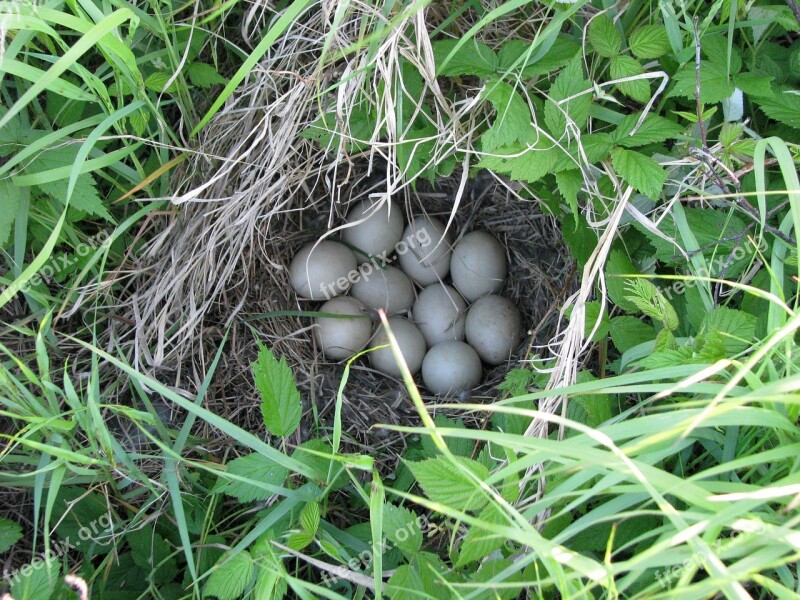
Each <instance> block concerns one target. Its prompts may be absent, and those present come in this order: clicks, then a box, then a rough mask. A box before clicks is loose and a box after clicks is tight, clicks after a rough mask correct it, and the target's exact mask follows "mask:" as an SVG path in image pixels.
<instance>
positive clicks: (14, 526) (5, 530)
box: [0, 517, 22, 554]
mask: <svg viewBox="0 0 800 600" xmlns="http://www.w3.org/2000/svg"><path fill="white" fill-rule="evenodd" d="M20 539H22V527H21V526H20V524H19V523H15V522H14V521H12V520H10V519H4V518H2V517H0V554H2V553H3V552H8V551H9V550H10V549H11V547H12V546H13V545H14V544H16V543H17V542H18V541H19V540H20Z"/></svg>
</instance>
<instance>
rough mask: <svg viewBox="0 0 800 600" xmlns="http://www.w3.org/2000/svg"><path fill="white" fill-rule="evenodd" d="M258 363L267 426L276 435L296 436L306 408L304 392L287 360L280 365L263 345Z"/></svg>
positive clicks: (255, 370)
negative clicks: (300, 388)
mask: <svg viewBox="0 0 800 600" xmlns="http://www.w3.org/2000/svg"><path fill="white" fill-rule="evenodd" d="M258 346H259V349H258V360H257V361H256V362H254V363H253V374H254V375H255V381H256V387H258V391H259V392H261V399H262V400H263V401H262V402H261V414H262V415H263V417H264V425H266V426H267V429H269V431H270V433H272V434H273V435H280V436H284V437H285V436H287V435H291V434H292V433H294V431H295V430H296V429H297V427H298V425H300V417H301V416H302V414H303V405H302V403H301V401H300V392H299V391H298V389H297V386H296V385H295V383H294V375H293V374H292V370H291V369H290V368H289V365H287V364H286V357H284V356H282V357H281V360H280V362H278V361H277V360H276V359H275V356H274V355H273V354H272V351H271V350H270V349H269V348H267V347H266V346H264V345H262V344H261V343H260V342H259V344H258Z"/></svg>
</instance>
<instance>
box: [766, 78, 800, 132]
mask: <svg viewBox="0 0 800 600" xmlns="http://www.w3.org/2000/svg"><path fill="white" fill-rule="evenodd" d="M774 89H775V93H774V95H773V96H772V97H771V98H758V99H756V100H755V102H756V103H757V104H758V107H759V108H760V109H761V110H762V111H763V112H764V114H765V115H767V116H768V117H769V118H770V119H775V120H776V121H778V122H779V123H783V124H784V125H788V126H789V127H794V128H795V129H800V96H799V95H797V93H796V92H797V90H796V89H792V88H789V87H783V86H781V87H776V88H774Z"/></svg>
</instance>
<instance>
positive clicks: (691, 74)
mask: <svg viewBox="0 0 800 600" xmlns="http://www.w3.org/2000/svg"><path fill="white" fill-rule="evenodd" d="M695 78H696V73H695V65H694V63H687V64H685V65H684V66H682V67H681V68H680V69H678V72H677V73H675V75H674V76H673V77H672V83H673V85H672V90H670V92H669V94H667V97H668V98H674V97H679V98H686V99H687V100H694V92H695V87H696V84H695ZM734 89H735V86H734V85H733V82H732V81H730V80H729V79H728V72H727V70H726V68H725V67H724V66H722V65H719V64H717V63H712V62H709V61H707V60H703V61H700V102H702V103H703V104H716V103H717V102H722V101H723V100H725V99H726V98H729V97H730V95H731V94H733V90H734Z"/></svg>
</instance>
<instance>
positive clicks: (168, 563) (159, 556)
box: [126, 528, 178, 584]
mask: <svg viewBox="0 0 800 600" xmlns="http://www.w3.org/2000/svg"><path fill="white" fill-rule="evenodd" d="M126 539H127V541H128V545H130V547H131V550H132V554H133V562H134V563H136V565H137V566H138V567H140V568H141V569H142V570H143V571H144V572H145V573H147V574H148V577H151V578H152V581H153V583H156V584H164V583H169V582H170V581H172V580H173V579H175V576H176V575H177V574H178V563H177V561H176V560H175V557H174V556H172V557H170V555H171V554H172V549H171V548H170V547H169V544H167V541H166V540H165V539H164V538H163V537H161V536H160V535H159V534H158V533H156V532H155V531H153V530H152V529H148V528H142V529H138V530H134V531H130V532H129V533H128V534H127V536H126Z"/></svg>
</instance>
